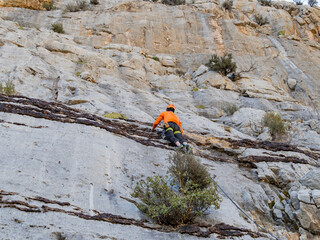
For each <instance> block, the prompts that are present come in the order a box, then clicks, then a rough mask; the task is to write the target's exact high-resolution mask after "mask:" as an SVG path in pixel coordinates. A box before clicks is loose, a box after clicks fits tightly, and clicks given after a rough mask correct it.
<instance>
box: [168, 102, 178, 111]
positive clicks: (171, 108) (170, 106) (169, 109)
mask: <svg viewBox="0 0 320 240" xmlns="http://www.w3.org/2000/svg"><path fill="white" fill-rule="evenodd" d="M175 109H176V108H175V107H174V105H173V104H170V105H169V106H168V107H167V111H171V112H174V110H175Z"/></svg>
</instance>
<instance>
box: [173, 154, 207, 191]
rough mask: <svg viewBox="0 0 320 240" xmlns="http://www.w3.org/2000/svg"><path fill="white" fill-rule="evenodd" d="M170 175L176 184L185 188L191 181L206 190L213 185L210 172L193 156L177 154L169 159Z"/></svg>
mask: <svg viewBox="0 0 320 240" xmlns="http://www.w3.org/2000/svg"><path fill="white" fill-rule="evenodd" d="M169 163H170V167H169V170H168V173H169V174H170V175H171V176H172V177H173V179H175V181H178V182H176V184H179V186H180V187H181V188H185V187H186V185H187V183H188V182H189V181H192V182H193V183H194V184H197V186H198V188H200V189H204V188H207V187H208V186H209V185H210V184H212V179H211V177H210V174H209V172H208V171H207V169H206V168H205V166H203V165H202V164H201V163H200V162H199V160H198V159H196V158H195V157H194V156H193V155H190V154H183V153H176V154H174V155H171V156H170V157H169Z"/></svg>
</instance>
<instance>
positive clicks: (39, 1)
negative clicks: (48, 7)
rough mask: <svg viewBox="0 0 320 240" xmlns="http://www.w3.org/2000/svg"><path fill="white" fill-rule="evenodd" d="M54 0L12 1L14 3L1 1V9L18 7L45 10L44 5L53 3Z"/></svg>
mask: <svg viewBox="0 0 320 240" xmlns="http://www.w3.org/2000/svg"><path fill="white" fill-rule="evenodd" d="M51 1H52V0H28V1H25V0H12V1H6V0H3V1H0V8H1V7H18V8H30V9H44V7H43V4H44V3H51Z"/></svg>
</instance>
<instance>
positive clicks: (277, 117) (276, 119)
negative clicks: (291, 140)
mask: <svg viewBox="0 0 320 240" xmlns="http://www.w3.org/2000/svg"><path fill="white" fill-rule="evenodd" d="M263 125H264V126H266V127H268V128H269V132H270V135H271V136H272V139H273V140H275V139H276V138H278V137H282V136H283V135H284V134H285V133H286V126H285V124H284V122H283V120H282V116H281V114H279V113H275V112H270V113H266V114H265V115H264V117H263Z"/></svg>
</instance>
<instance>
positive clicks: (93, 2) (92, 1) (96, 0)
mask: <svg viewBox="0 0 320 240" xmlns="http://www.w3.org/2000/svg"><path fill="white" fill-rule="evenodd" d="M90 3H91V4H93V5H98V4H99V1H98V0H90Z"/></svg>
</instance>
